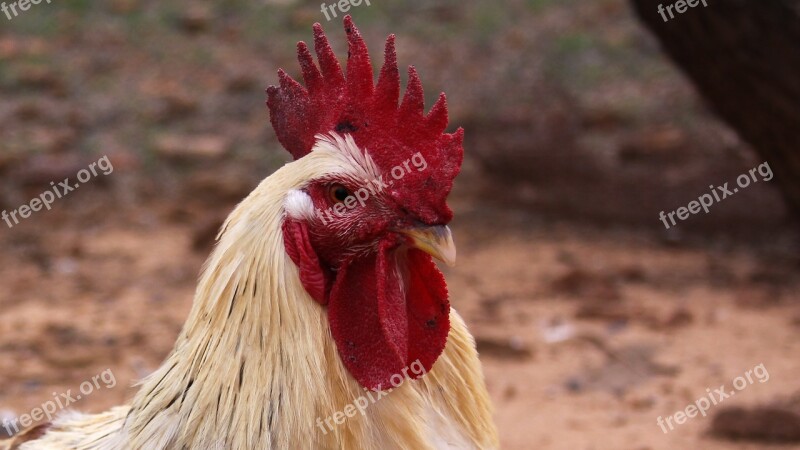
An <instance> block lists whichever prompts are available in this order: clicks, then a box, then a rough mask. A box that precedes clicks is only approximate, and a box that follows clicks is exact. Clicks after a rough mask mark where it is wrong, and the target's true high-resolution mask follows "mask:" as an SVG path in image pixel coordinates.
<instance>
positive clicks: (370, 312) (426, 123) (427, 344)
mask: <svg viewBox="0 0 800 450" xmlns="http://www.w3.org/2000/svg"><path fill="white" fill-rule="evenodd" d="M344 28H345V31H346V33H347V38H348V47H349V51H348V58H347V67H346V71H343V70H342V67H341V66H340V64H339V62H338V60H337V58H336V55H335V54H334V52H333V50H332V49H331V46H330V44H329V43H328V40H327V38H326V36H325V34H324V32H323V30H322V27H321V26H320V25H319V24H315V25H314V48H315V52H316V54H317V59H318V62H319V67H317V65H316V64H315V63H314V60H313V58H312V56H311V53H310V51H309V48H308V46H307V45H306V44H305V43H303V42H300V43H299V44H298V46H297V48H298V59H299V61H300V67H301V70H302V76H303V80H304V82H305V87H304V86H302V85H301V84H300V83H298V82H297V81H295V80H293V79H292V78H291V77H289V76H288V75H287V74H286V73H285V72H284V71H283V70H280V71H279V72H278V76H279V81H280V83H279V86H270V87H269V89H267V94H268V100H267V105H268V107H269V110H270V119H271V122H272V125H273V127H274V129H275V132H276V134H277V136H278V139H279V141H280V142H281V144H282V145H283V146H284V147H285V148H286V149H287V150H288V151H289V152H290V153H291V154H292V155H293V156H294V158H295V160H300V159H303V160H305V162H307V163H308V164H311V162H310V161H311V160H312V159H313V158H318V159H319V161H320V163H319V165H320V167H325V168H326V169H325V170H320V171H319V173H316V175H315V176H314V177H313V178H311V179H308V180H305V181H304V184H303V185H302V186H301V187H300V188H299V189H297V190H293V191H290V192H289V193H288V194H287V198H286V203H285V205H286V207H285V209H286V215H285V218H284V222H283V238H284V244H285V247H286V251H287V253H288V255H289V256H290V257H291V259H292V261H293V262H294V263H295V264H296V265H297V267H298V269H299V274H300V280H301V282H302V284H303V287H304V288H305V290H306V291H307V292H308V293H309V294H310V296H311V297H312V298H313V299H314V300H316V301H317V302H319V303H320V304H322V305H325V306H327V308H328V321H329V324H330V329H331V334H332V336H333V338H334V340H335V343H336V347H337V349H338V352H339V357H340V358H341V360H342V362H343V364H344V366H345V367H346V368H347V370H348V371H349V372H350V374H351V375H352V376H353V377H354V378H355V379H356V380H357V381H358V382H359V383H360V384H361V385H362V386H363V387H365V388H368V389H373V390H381V389H387V388H388V386H389V385H390V383H391V384H393V385H396V384H397V381H396V380H397V379H398V378H397V377H403V376H408V377H412V378H415V377H418V376H419V375H421V374H422V373H425V372H427V371H428V370H430V369H431V368H432V366H433V364H434V362H435V361H436V359H437V358H438V357H439V355H441V353H442V351H443V350H444V347H445V344H446V341H447V335H448V333H449V331H450V321H449V314H450V304H449V301H448V295H447V286H446V285H445V282H444V277H443V276H442V274H441V272H440V271H439V270H438V269H437V267H436V265H435V264H434V262H433V260H432V257H436V258H438V259H440V260H442V261H444V262H446V263H452V262H454V259H455V247H454V245H453V241H452V237H451V234H450V230H449V228H448V227H447V224H448V223H449V222H450V220H451V219H452V217H453V213H452V211H451V210H450V208H449V207H448V205H447V202H446V199H447V196H448V194H449V193H450V190H451V188H452V184H453V180H454V178H455V177H456V175H457V174H458V172H459V171H460V168H461V162H462V159H463V146H462V144H463V130H462V129H459V130H457V131H456V132H455V133H452V134H448V133H445V129H446V128H447V123H448V114H447V104H446V100H445V96H444V94H441V95H440V97H439V100H438V101H437V102H436V104H435V105H434V106H433V107H432V109H431V110H430V112H429V113H427V114H425V110H424V96H423V91H422V83H421V82H420V79H419V76H418V75H417V73H416V71H415V70H414V68H413V67H409V71H408V73H409V78H408V87H407V89H406V92H405V95H404V96H403V99H402V101H400V74H399V71H398V67H397V56H396V53H395V46H394V41H395V38H394V36H393V35H392V36H389V37H388V39H387V41H386V49H385V60H384V65H383V68H382V69H381V71H380V75H379V77H378V81H377V84H375V83H374V82H373V70H372V65H371V62H370V58H369V54H368V52H367V47H366V44H365V43H364V40H363V38H362V36H361V34H360V33H359V31H358V29H357V28H356V27H355V25H354V24H353V21H352V19H351V18H350V16H347V17H345V19H344ZM326 158H327V159H326ZM322 161H325V164H323V163H322ZM332 161H336V163H332ZM297 162H298V163H299V162H300V161H297ZM415 362H418V364H421V365H422V366H423V368H424V371H415V372H414V373H409V371H408V369H407V368H409V367H411V365H412V364H413V363H415ZM400 380H402V378H400Z"/></svg>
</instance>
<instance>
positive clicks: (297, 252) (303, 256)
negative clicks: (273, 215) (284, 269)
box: [283, 217, 333, 306]
mask: <svg viewBox="0 0 800 450" xmlns="http://www.w3.org/2000/svg"><path fill="white" fill-rule="evenodd" d="M283 245H284V247H285V248H286V253H287V254H288V255H289V258H291V260H292V261H293V262H294V263H295V264H296V265H297V269H298V270H299V271H300V283H302V284H303V288H305V290H306V292H308V295H310V296H311V298H313V299H314V300H315V301H316V302H317V303H319V304H320V305H323V306H325V305H327V304H328V298H329V296H330V290H331V285H332V282H333V276H332V274H331V273H330V271H329V270H327V269H325V268H324V267H323V266H322V263H321V262H320V260H319V257H318V256H317V253H316V252H315V251H314V248H313V247H312V246H311V240H310V239H309V237H308V225H306V224H305V223H304V222H300V221H297V220H294V219H292V218H290V217H287V218H286V219H285V220H284V222H283Z"/></svg>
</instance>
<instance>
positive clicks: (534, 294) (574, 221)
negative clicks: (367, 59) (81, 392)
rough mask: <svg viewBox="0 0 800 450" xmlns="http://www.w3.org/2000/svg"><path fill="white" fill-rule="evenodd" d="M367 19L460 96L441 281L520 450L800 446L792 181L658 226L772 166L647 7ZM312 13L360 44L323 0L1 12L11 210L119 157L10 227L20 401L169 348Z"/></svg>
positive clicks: (480, 7) (249, 183) (446, 1)
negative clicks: (709, 93) (698, 411)
mask: <svg viewBox="0 0 800 450" xmlns="http://www.w3.org/2000/svg"><path fill="white" fill-rule="evenodd" d="M709 1H712V0H709ZM654 5H655V4H654ZM654 7H655V6H653V8H654ZM349 13H351V14H352V15H353V16H354V19H355V21H356V23H357V24H358V26H359V27H360V29H361V31H362V33H363V34H364V35H365V37H366V40H367V43H368V45H369V46H370V49H371V50H372V53H373V59H374V61H373V62H374V64H375V65H376V66H377V65H379V64H381V63H382V58H381V57H380V54H381V52H380V50H381V49H382V45H383V40H384V39H385V37H386V35H388V34H389V33H396V34H397V36H398V41H397V42H398V60H399V62H400V64H401V66H405V65H408V64H414V65H415V66H416V67H417V69H418V70H419V72H420V74H421V76H422V80H423V84H424V86H425V88H426V96H427V98H428V99H429V101H428V105H431V104H432V103H433V100H435V98H436V96H437V95H438V93H439V92H440V91H446V92H447V94H448V99H449V104H450V111H451V124H452V125H453V127H455V126H463V127H465V128H466V132H467V137H466V143H465V148H466V158H467V159H466V161H465V165H464V170H463V173H462V175H461V176H460V177H459V178H458V179H457V182H456V188H455V192H454V193H453V196H452V205H453V207H454V209H455V211H456V219H455V221H454V223H453V225H452V226H453V228H454V232H455V235H456V242H457V245H458V247H459V264H458V266H457V267H456V268H453V269H448V271H447V273H446V276H447V280H448V285H449V287H450V292H451V299H452V302H453V305H454V306H455V307H456V308H457V309H458V310H459V311H460V312H461V314H462V315H463V316H464V318H465V320H466V321H467V323H468V325H469V327H470V329H471V331H472V332H473V333H474V335H475V336H476V338H477V341H478V347H479V351H480V352H481V358H482V361H483V364H484V367H485V373H486V377H487V384H488V388H489V391H490V393H491V395H492V398H493V401H494V404H495V408H496V420H497V423H498V426H499V429H500V434H501V441H502V444H503V448H506V449H512V450H514V449H532V448H541V449H633V450H645V449H653V450H654V449H672V448H703V449H712V450H713V449H763V448H772V446H775V448H781V449H788V448H800V339H798V337H799V336H800V290H799V289H798V287H800V256H798V255H799V254H800V253H798V249H800V236H799V234H800V233H798V227H797V222H796V221H792V219H791V217H790V208H789V207H788V206H787V205H788V204H789V203H787V202H786V201H785V198H786V197H785V196H784V195H782V192H781V190H780V189H779V185H780V183H779V182H778V180H777V178H778V177H776V179H774V180H772V181H760V182H758V183H754V184H752V185H751V186H749V187H748V188H747V189H741V190H740V192H738V193H737V194H736V195H735V196H733V197H729V198H727V199H725V200H724V201H722V202H721V203H718V204H715V205H713V207H712V208H711V212H710V213H709V214H704V213H701V214H699V215H693V216H691V217H690V218H689V219H688V220H686V221H683V222H680V223H679V224H678V225H677V226H675V227H672V228H670V229H669V230H667V229H666V228H665V227H664V225H663V223H662V222H661V221H660V219H659V212H660V211H666V212H669V211H673V210H676V209H677V208H679V207H681V206H686V205H687V204H688V203H689V202H690V201H692V200H695V199H697V197H698V196H700V195H702V194H705V193H707V192H709V185H714V186H721V185H723V184H724V183H726V182H727V183H730V184H731V185H733V184H734V183H735V180H736V177H737V176H738V175H739V174H742V173H746V172H747V171H748V170H750V169H751V168H755V167H757V166H758V165H759V164H761V163H763V162H764V161H765V158H764V157H763V156H759V153H758V152H757V151H756V150H755V149H754V148H752V147H750V146H749V145H748V144H747V143H745V142H744V141H743V140H742V139H741V138H740V137H739V136H740V134H738V133H737V132H736V131H735V130H733V129H732V128H730V127H729V126H728V125H727V124H726V123H724V122H722V121H721V120H720V119H718V118H717V117H716V116H715V115H714V114H713V113H712V112H711V109H710V108H709V107H708V106H707V104H706V103H705V102H704V101H703V99H702V98H701V97H700V95H699V94H698V91H697V90H696V89H695V88H694V87H693V85H692V83H691V82H690V81H689V79H688V78H687V77H685V76H684V75H683V74H682V72H680V70H679V69H678V68H677V67H676V66H675V65H674V64H673V63H672V62H671V61H670V60H669V59H668V58H667V57H666V56H665V54H664V53H663V52H662V50H661V45H660V43H659V41H658V40H657V38H656V37H655V36H654V35H653V34H651V33H650V32H649V31H648V30H647V28H646V27H645V25H644V24H643V23H642V22H641V21H640V20H639V18H638V17H637V15H636V13H635V12H634V9H633V8H632V6H631V5H630V4H629V3H627V2H626V1H624V0H595V1H591V2H590V1H586V0H584V1H578V0H562V1H555V0H511V1H506V2H502V3H500V2H494V1H489V0H474V1H466V0H462V1H457V0H436V1H421V0H416V1H406V2H385V1H380V0H372V2H371V5H370V6H367V5H366V3H362V4H361V5H360V6H357V7H354V8H352V9H351V10H350V11H349ZM651 13H653V14H655V10H653V11H651ZM690 14H695V13H694V12H692V11H689V12H687V13H686V14H685V15H686V16H689V15H690ZM696 14H701V12H699V11H698V12H697V13H696ZM682 19H683V18H682V17H677V18H676V19H673V20H674V21H675V22H676V23H677V22H678V21H680V20H682ZM686 20H687V21H688V20H690V19H688V18H687V19H686ZM314 22H321V23H322V24H323V26H324V27H325V28H326V30H327V31H328V34H329V36H330V38H331V40H332V42H333V46H334V49H335V50H336V51H337V53H338V54H339V55H343V54H346V50H345V49H346V44H345V40H344V33H343V32H342V31H341V14H339V17H338V18H336V19H333V20H331V21H327V20H326V18H325V15H324V14H323V13H322V12H321V10H320V5H319V2H303V1H294V0H252V1H244V0H231V1H227V2H224V3H223V2H214V3H209V2H202V3H199V2H188V1H179V2H174V3H166V2H156V1H151V0H106V1H104V2H99V3H98V2H90V1H88V0H72V1H70V2H53V3H51V4H48V3H46V2H41V3H40V4H39V5H33V6H32V7H31V8H30V10H28V11H26V12H21V13H20V14H19V15H18V16H17V17H13V20H7V17H5V16H4V15H2V14H0V209H2V210H8V211H12V210H14V209H17V208H18V207H19V206H20V205H24V204H27V203H29V201H30V199H32V198H34V197H37V196H39V194H41V193H42V192H44V191H46V190H48V189H50V183H51V182H55V183H58V182H60V181H61V180H63V179H65V178H68V177H69V178H72V179H74V178H75V176H76V174H77V173H78V172H79V171H80V170H81V169H84V168H86V167H87V166H89V164H91V163H92V162H95V161H97V160H99V159H100V158H102V157H104V156H107V157H108V160H109V161H110V163H111V164H112V165H113V168H114V170H113V173H111V174H109V175H102V174H101V175H99V176H97V177H95V178H93V179H92V180H90V181H88V182H87V183H85V184H84V185H82V186H81V189H78V190H76V191H74V192H72V193H70V194H69V195H68V196H66V197H65V198H63V199H60V200H58V201H56V202H55V203H54V204H53V206H52V210H50V211H40V212H37V213H34V214H33V215H32V216H31V217H30V218H27V219H25V220H22V221H21V222H20V223H19V224H17V225H15V226H14V227H13V228H11V227H7V226H6V223H5V222H0V249H2V252H0V285H1V286H2V289H0V419H3V418H14V417H16V416H17V415H18V414H23V413H27V412H29V411H30V410H31V409H32V408H34V407H37V406H39V405H40V404H41V403H42V402H45V401H47V400H50V399H51V398H52V397H53V395H54V394H53V392H65V391H66V389H73V391H75V390H77V387H78V386H79V385H80V383H81V382H82V381H85V380H87V379H90V378H91V376H94V375H96V374H99V373H101V372H102V371H103V370H106V369H111V370H112V371H113V373H114V374H115V376H116V380H117V385H116V386H115V387H114V388H113V389H104V390H98V391H97V392H94V393H93V394H92V395H91V396H87V397H86V398H84V399H82V400H80V402H79V403H77V404H73V405H71V406H72V407H75V408H77V409H81V410H85V411H100V410H103V409H105V408H107V407H110V406H112V405H115V404H119V403H122V402H124V401H125V400H127V399H129V398H130V397H131V395H132V393H133V392H134V391H135V389H133V388H132V387H131V386H132V385H133V383H135V382H136V381H137V380H139V379H141V378H142V377H144V376H146V375H147V374H149V373H150V372H151V371H152V370H154V369H155V368H156V367H158V365H159V364H160V363H161V361H162V359H163V358H164V357H165V356H166V354H167V353H168V352H169V350H170V349H171V348H172V345H173V342H174V340H175V338H176V337H177V335H178V332H179V330H180V327H181V326H182V324H183V322H184V320H185V319H186V317H187V314H188V311H189V308H190V306H191V299H192V294H193V290H194V286H195V281H196V278H197V274H198V273H199V271H200V267H201V265H202V263H203V261H204V259H205V257H206V256H207V255H208V253H209V251H210V249H211V248H212V246H213V239H214V235H215V234H216V231H217V229H218V228H219V226H220V225H221V223H222V220H223V219H224V218H225V216H226V215H227V214H228V213H229V212H230V211H231V210H232V208H233V206H234V205H235V204H236V203H237V202H238V201H240V200H241V199H242V198H244V197H245V196H246V195H247V194H248V193H249V192H250V191H251V190H252V189H253V188H254V187H255V186H256V185H257V184H258V182H259V181H260V180H262V179H263V178H265V177H266V176H268V175H269V174H270V173H272V171H274V170H275V169H276V168H277V167H280V166H281V165H282V164H284V163H285V162H287V161H288V160H289V155H288V153H286V152H285V151H284V150H283V149H282V148H281V147H280V145H279V144H278V143H277V140H276V138H275V135H274V133H273V131H272V129H271V127H270V126H269V119H268V114H267V111H266V107H265V105H264V101H265V95H264V92H263V91H264V88H265V87H266V86H268V85H269V84H273V83H276V82H277V75H276V71H277V69H278V68H279V67H282V68H284V69H286V70H287V71H288V72H289V73H290V74H291V75H292V76H295V77H299V68H298V65H297V63H296V60H295V54H294V52H295V44H296V42H297V41H298V40H306V41H308V40H309V39H310V37H311V25H312V24H313V23H314ZM687 23H688V22H687ZM676 26H677V25H676ZM676 29H677V28H676ZM798 45H800V44H798ZM765 69H766V68H765ZM401 72H404V71H402V70H401ZM789 106H792V105H789ZM793 106H794V107H795V108H794V109H795V110H797V109H798V108H796V107H797V106H798V105H796V104H795V105H793ZM750 113H751V114H753V115H758V114H759V111H751V112H750ZM796 143H797V142H796ZM771 164H772V166H773V168H775V167H774V166H775V165H776V164H778V163H776V162H774V161H771ZM776 172H778V169H776ZM795 176H797V174H795ZM785 178H786V177H785V176H784V179H785ZM759 364H763V365H764V367H765V368H766V369H767V370H768V372H769V379H768V381H765V382H763V383H761V382H758V381H756V382H755V383H754V384H753V385H751V386H748V387H747V388H746V389H744V390H743V391H741V392H739V393H738V395H736V397H735V398H729V399H727V400H725V401H724V403H722V404H720V405H717V406H715V407H714V408H713V409H712V410H711V411H710V412H709V417H696V418H694V419H691V420H689V421H688V422H687V423H685V424H683V425H679V426H677V427H676V428H675V429H674V430H671V431H669V432H668V433H665V432H664V431H662V428H660V427H659V425H657V418H658V417H659V416H663V417H667V416H671V415H673V414H674V413H675V412H676V411H680V410H684V409H685V408H686V406H687V405H689V404H691V403H694V402H695V400H697V399H698V398H700V397H702V396H705V395H707V392H706V389H707V388H711V389H712V390H713V389H716V388H717V387H718V386H720V385H722V384H726V385H728V386H730V385H731V380H733V379H734V378H735V377H737V376H740V375H743V374H744V373H745V372H746V371H747V370H751V369H753V368H754V367H755V366H758V365H759ZM765 418H767V419H765ZM5 432H6V430H4V429H2V428H0V437H2V436H3V433H5Z"/></svg>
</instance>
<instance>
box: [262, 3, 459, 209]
mask: <svg viewBox="0 0 800 450" xmlns="http://www.w3.org/2000/svg"><path fill="white" fill-rule="evenodd" d="M344 28H345V31H346V32H347V40H348V48H349V51H348V60H347V73H346V76H345V73H344V72H343V71H342V67H341V66H340V65H339V61H338V60H337V59H336V55H335V54H334V53H333V50H332V49H331V46H330V44H329V43H328V38H327V37H326V36H325V33H324V32H323V30H322V26H321V25H320V24H319V23H317V24H314V49H315V51H316V54H317V59H318V61H319V68H317V66H316V65H315V64H314V61H313V59H312V56H311V52H310V51H309V49H308V46H307V45H306V44H305V43H304V42H300V43H298V44H297V56H298V60H299V61H300V68H301V69H302V72H303V80H304V81H305V84H306V87H303V86H302V85H300V83H298V82H297V81H295V80H293V79H292V78H291V77H289V76H288V75H287V74H286V72H284V71H283V70H279V71H278V77H279V84H280V87H278V86H270V87H269V88H268V89H267V94H268V99H267V106H268V107H269V111H270V121H271V122H272V126H273V128H274V129H275V133H276V134H277V136H278V140H279V141H280V143H281V144H282V145H283V146H284V147H285V148H286V150H288V151H289V153H291V154H292V156H294V158H295V159H299V158H302V157H303V156H305V155H307V154H308V153H309V152H310V151H311V148H312V147H313V146H314V142H315V136H316V135H317V134H326V133H329V132H331V131H335V132H338V133H340V134H351V135H352V136H353V139H354V140H355V142H356V144H358V146H359V147H360V148H362V149H366V151H367V152H368V153H369V154H370V156H371V157H372V159H373V160H374V161H375V162H376V164H377V165H378V167H380V168H381V170H383V171H385V172H386V173H388V172H389V171H390V170H391V169H392V168H394V167H396V166H398V165H401V164H403V162H405V161H407V160H408V159H409V158H410V157H411V156H412V155H414V154H416V153H417V152H419V153H420V154H421V155H422V157H423V158H425V162H426V163H427V164H428V167H427V169H425V170H424V171H422V172H417V171H412V172H411V173H409V174H407V176H405V177H404V178H403V180H402V181H400V182H398V183H396V186H394V187H393V188H392V189H391V190H390V193H391V195H392V196H395V197H402V196H403V195H404V194H410V195H414V196H417V197H420V196H422V197H425V198H423V199H422V200H426V201H422V202H420V204H419V207H418V208H415V209H418V211H415V212H416V213H417V214H418V215H419V218H420V219H421V220H423V221H425V222H430V223H434V222H439V223H441V222H448V221H449V220H450V218H452V213H451V212H450V210H449V208H447V205H446V204H445V198H446V197H447V194H448V193H449V192H450V189H451V187H452V183H453V179H454V178H455V176H456V175H457V174H458V172H459V170H460V169H461V162H462V160H463V154H464V149H463V147H462V145H463V140H464V132H463V130H462V129H458V130H457V131H456V132H455V133H453V134H447V133H444V131H445V129H446V128H447V122H448V117H447V101H446V99H445V95H444V93H442V94H441V95H440V96H439V100H438V101H437V102H436V104H435V105H434V106H433V108H431V111H430V112H429V113H428V114H427V115H425V109H424V108H425V105H424V95H423V91H422V83H421V81H420V79H419V76H418V75H417V72H416V70H415V69H414V67H413V66H412V67H409V69H408V74H409V78H408V87H407V89H406V93H405V96H404V97H403V101H402V103H400V105H399V107H398V101H399V100H400V72H399V70H398V68H397V54H396V52H395V48H394V39H395V38H394V35H390V36H389V37H388V39H387V40H386V50H385V57H384V58H385V60H384V65H383V68H382V69H381V72H380V76H379V77H378V83H377V85H375V84H374V82H373V71H372V64H371V63H370V58H369V53H368V51H367V46H366V44H365V43H364V39H363V38H362V37H361V33H359V31H358V29H357V28H356V27H355V25H354V24H353V20H352V18H351V17H350V16H346V17H345V18H344ZM412 188H415V189H416V190H415V191H414V192H408V191H411V190H414V189H412ZM421 189H422V190H424V191H423V193H422V194H421V193H420V192H419V191H420V190H421Z"/></svg>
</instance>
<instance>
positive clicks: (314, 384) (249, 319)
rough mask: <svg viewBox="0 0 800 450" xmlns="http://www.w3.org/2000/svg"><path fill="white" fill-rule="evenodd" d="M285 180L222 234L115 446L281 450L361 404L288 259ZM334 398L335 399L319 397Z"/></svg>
mask: <svg viewBox="0 0 800 450" xmlns="http://www.w3.org/2000/svg"><path fill="white" fill-rule="evenodd" d="M284 175H286V171H285V170H283V169H282V170H279V171H278V172H276V173H275V174H274V175H273V176H271V177H270V178H268V179H267V180H265V181H264V182H263V183H262V185H261V186H259V188H257V189H256V190H255V191H254V192H253V193H252V194H251V195H250V196H249V197H248V198H247V199H245V200H244V201H243V202H242V203H241V204H240V205H239V206H238V207H237V208H236V210H235V211H234V212H233V213H232V214H231V216H230V217H229V219H228V221H227V222H226V224H225V226H224V227H223V231H222V232H221V233H220V239H219V242H218V245H217V247H216V249H215V250H214V252H213V254H212V255H211V257H210V258H209V260H208V261H207V263H206V265H205V268H204V271H203V275H202V277H201V279H200V282H199V284H198V288H197V292H196V295H195V301H194V305H193V308H192V311H191V313H190V316H189V319H188V320H187V322H186V324H185V325H184V328H183V330H182V332H181V334H180V336H179V338H178V340H177V342H176V344H175V347H174V349H173V351H172V352H171V354H170V355H169V356H168V358H167V360H166V361H165V362H164V364H163V365H162V366H161V367H160V368H159V369H158V370H157V371H156V372H155V373H153V374H152V375H151V376H150V377H148V378H147V379H146V380H144V382H143V383H142V386H141V389H140V391H139V392H138V394H137V395H136V397H135V399H134V401H133V403H132V405H131V410H130V413H129V414H128V417H127V418H126V420H125V424H124V426H123V430H122V434H123V435H124V437H125V439H126V440H127V441H128V442H133V443H137V444H138V443H141V446H135V447H138V448H164V447H170V448H172V447H176V448H180V446H182V445H186V446H188V447H190V448H215V447H216V446H221V448H222V447H224V448H270V447H272V448H287V447H288V443H289V442H290V439H291V438H292V436H290V434H294V433H307V432H308V428H309V424H310V426H311V427H313V423H314V421H313V418H314V417H319V416H322V417H325V416H327V414H329V412H330V411H334V410H335V406H334V405H335V404H337V403H339V399H338V398H336V397H339V396H341V397H342V398H348V397H350V398H352V396H353V394H355V393H357V392H359V390H360V389H359V387H358V386H357V385H356V384H355V383H354V382H353V381H352V380H351V379H350V378H349V377H348V375H347V373H346V371H345V370H344V368H343V367H342V365H341V363H340V362H339V359H338V356H337V354H336V349H335V347H334V345H333V342H332V340H331V338H330V331H329V328H328V324H327V316H326V313H325V311H324V309H323V307H321V306H320V305H319V304H317V303H316V302H314V301H313V300H312V299H311V297H310V296H309V295H308V294H307V293H306V291H305V290H304V289H303V287H302V285H301V283H300V281H299V276H298V273H297V268H296V266H295V265H294V264H293V263H292V262H291V260H290V259H289V257H288V255H287V254H286V252H285V248H284V246H283V239H282V234H281V226H280V225H281V223H282V220H283V201H284V198H285V193H286V192H288V190H289V189H291V188H292V187H293V186H292V181H291V180H287V177H285V176H284ZM287 185H288V186H287ZM331 392H339V393H340V394H333V395H319V393H331ZM286 405H291V408H286ZM323 412H324V413H325V414H323ZM291 416H295V417H291ZM301 417H302V418H303V419H302V420H301V419H300V418H301ZM295 436H296V434H295Z"/></svg>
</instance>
